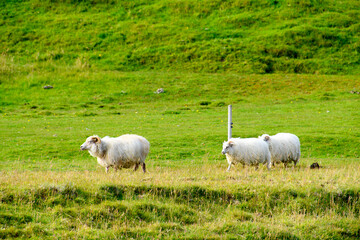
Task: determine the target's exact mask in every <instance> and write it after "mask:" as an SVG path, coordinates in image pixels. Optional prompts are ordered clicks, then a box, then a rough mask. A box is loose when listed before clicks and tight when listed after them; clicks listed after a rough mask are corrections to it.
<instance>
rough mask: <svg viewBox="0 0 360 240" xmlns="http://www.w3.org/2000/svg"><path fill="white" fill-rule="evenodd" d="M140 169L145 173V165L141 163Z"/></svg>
mask: <svg viewBox="0 0 360 240" xmlns="http://www.w3.org/2000/svg"><path fill="white" fill-rule="evenodd" d="M141 167H142V170H143V172H144V173H146V165H145V163H144V162H143V163H141Z"/></svg>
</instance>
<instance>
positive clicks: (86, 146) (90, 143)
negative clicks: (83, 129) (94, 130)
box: [80, 135, 101, 150]
mask: <svg viewBox="0 0 360 240" xmlns="http://www.w3.org/2000/svg"><path fill="white" fill-rule="evenodd" d="M99 143H101V139H100V138H99V136H96V135H95V136H91V137H88V138H87V139H86V141H85V142H84V143H83V144H82V145H81V146H80V149H81V150H91V149H92V148H93V147H96V145H97V144H99Z"/></svg>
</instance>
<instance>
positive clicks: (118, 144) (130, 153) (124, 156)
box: [107, 134, 150, 162]
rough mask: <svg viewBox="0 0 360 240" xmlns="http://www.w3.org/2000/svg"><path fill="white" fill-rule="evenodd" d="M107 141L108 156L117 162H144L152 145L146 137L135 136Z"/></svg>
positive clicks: (127, 135) (123, 136)
mask: <svg viewBox="0 0 360 240" xmlns="http://www.w3.org/2000/svg"><path fill="white" fill-rule="evenodd" d="M107 141H108V142H107V143H108V146H109V147H108V151H109V152H108V155H109V157H110V158H112V159H115V161H123V162H126V161H133V162H144V161H145V158H146V156H147V155H148V153H149V149H150V143H149V142H148V141H147V140H146V139H145V138H144V137H141V136H138V135H134V134H126V135H122V136H120V137H117V138H109V139H108V140H107Z"/></svg>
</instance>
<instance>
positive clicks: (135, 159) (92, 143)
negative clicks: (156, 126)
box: [80, 134, 150, 173]
mask: <svg viewBox="0 0 360 240" xmlns="http://www.w3.org/2000/svg"><path fill="white" fill-rule="evenodd" d="M80 149H81V150H88V151H89V153H90V155H91V156H93V157H96V158H97V161H98V163H99V164H100V165H101V166H103V167H105V170H106V172H108V171H109V168H110V167H113V168H114V169H115V171H116V170H118V169H121V168H130V167H132V166H134V165H135V168H134V171H136V170H137V169H138V167H139V165H141V167H142V169H143V171H144V173H145V172H146V167H145V158H146V156H147V155H148V153H149V149H150V143H149V142H148V141H147V140H146V139H145V138H144V137H141V136H138V135H135V134H125V135H122V136H120V137H117V138H111V137H107V136H106V137H104V138H100V137H99V136H97V135H94V136H91V137H88V138H87V139H86V141H85V142H84V143H83V144H82V145H81V147H80Z"/></svg>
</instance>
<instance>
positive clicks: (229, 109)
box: [228, 105, 233, 140]
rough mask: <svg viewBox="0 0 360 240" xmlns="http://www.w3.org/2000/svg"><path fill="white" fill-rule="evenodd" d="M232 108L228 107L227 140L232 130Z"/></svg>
mask: <svg viewBox="0 0 360 240" xmlns="http://www.w3.org/2000/svg"><path fill="white" fill-rule="evenodd" d="M232 124H233V123H232V106H231V105H229V106H228V140H229V139H230V138H231V130H232Z"/></svg>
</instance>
